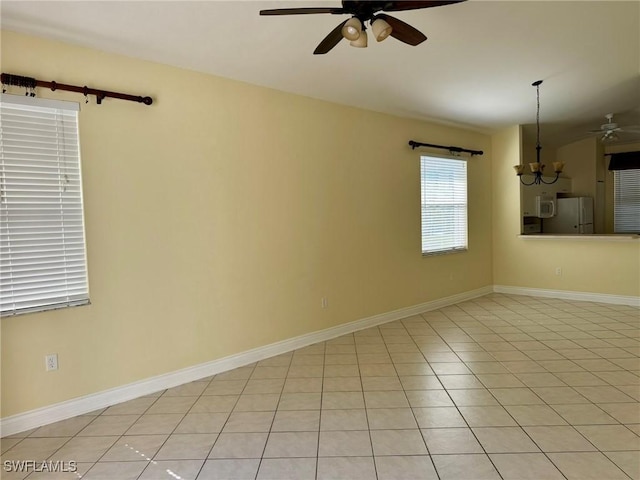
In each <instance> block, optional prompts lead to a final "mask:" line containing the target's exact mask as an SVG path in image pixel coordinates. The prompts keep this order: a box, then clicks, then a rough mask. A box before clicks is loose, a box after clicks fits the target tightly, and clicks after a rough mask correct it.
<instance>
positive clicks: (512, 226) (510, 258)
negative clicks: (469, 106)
mask: <svg viewBox="0 0 640 480" xmlns="http://www.w3.org/2000/svg"><path fill="white" fill-rule="evenodd" d="M521 144H522V140H521V131H520V128H519V127H511V128H508V129H505V130H503V131H501V132H498V133H496V134H495V135H493V136H492V179H493V185H494V189H493V201H492V212H493V224H492V226H493V252H494V255H493V279H494V283H495V284H496V285H506V286H512V287H525V288H539V289H546V290H560V291H573V292H588V293H602V294H611V295H623V296H633V297H638V296H640V242H639V241H637V240H630V241H612V240H596V239H588V240H586V239H580V238H577V239H570V238H566V239H553V238H539V237H538V238H531V237H526V236H524V237H523V236H520V235H519V233H520V232H519V230H518V226H519V221H518V216H519V213H520V212H519V206H518V205H519V202H518V200H517V199H519V195H520V190H519V189H520V184H519V182H518V181H517V178H516V177H515V175H514V173H513V168H512V165H515V164H517V163H518V160H519V158H520V154H521ZM558 267H560V268H561V275H556V269H557V268H558Z"/></svg>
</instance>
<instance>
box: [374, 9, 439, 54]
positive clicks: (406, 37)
mask: <svg viewBox="0 0 640 480" xmlns="http://www.w3.org/2000/svg"><path fill="white" fill-rule="evenodd" d="M378 17H380V18H382V19H383V20H385V21H386V22H387V23H388V24H389V25H391V28H392V29H393V30H392V31H391V36H392V37H393V38H395V39H397V40H400V41H401V42H404V43H407V44H409V45H413V46H414V47H415V46H416V45H419V44H421V43H422V42H424V41H425V40H426V39H427V37H426V36H425V35H424V34H423V33H422V32H421V31H420V30H417V29H415V28H413V27H412V26H411V25H409V24H408V23H405V22H403V21H402V20H398V19H397V18H395V17H392V16H390V15H385V14H384V13H381V14H379V15H378Z"/></svg>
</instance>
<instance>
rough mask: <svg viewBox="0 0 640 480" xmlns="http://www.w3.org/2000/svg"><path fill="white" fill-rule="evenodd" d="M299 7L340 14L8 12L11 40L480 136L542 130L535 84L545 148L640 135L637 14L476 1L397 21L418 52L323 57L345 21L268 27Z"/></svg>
mask: <svg viewBox="0 0 640 480" xmlns="http://www.w3.org/2000/svg"><path fill="white" fill-rule="evenodd" d="M298 6H304V7H308V6H335V7H338V6H340V1H339V0H333V1H326V0H318V1H312V2H308V1H300V0H289V1H285V0H282V1H268V2H266V1H265V2H256V1H240V0H236V1H199V2H193V1H135V2H132V1H72V2H60V1H11V0H3V1H2V2H1V4H0V8H1V22H2V28H3V29H9V30H14V31H19V32H24V33H29V34H34V35H38V36H43V37H47V38H52V39H57V40H62V41H66V42H70V43H74V44H79V45H84V46H88V47H93V48H96V49H99V50H103V51H107V52H114V53H120V54H123V55H127V56H133V57H137V58H141V59H146V60H152V61H156V62H160V63H165V64H170V65H174V66H178V67H184V68H188V69H192V70H197V71H201V72H206V73H211V74H213V75H219V76H223V77H229V78H233V79H237V80H242V81H245V82H249V83H253V84H258V85H264V86H267V87H271V88H275V89H278V90H284V91H287V92H293V93H297V94H301V95H305V96H309V97H314V98H319V99H324V100H329V101H333V102H337V103H342V104H347V105H354V106H358V107H363V108H367V109H371V110H375V111H381V112H388V113H391V114H396V115H400V116H406V117H413V118H419V119H424V120H430V121H435V122H438V123H442V124H452V125H458V126H463V127H466V128H471V129H474V130H478V131H481V132H492V131H495V130H496V129H499V128H502V127H505V126H509V125H514V124H529V125H530V124H533V123H534V122H535V108H536V107H535V105H536V104H535V89H534V87H532V86H531V83H532V82H533V81H535V80H538V79H542V80H544V83H543V85H542V86H541V113H540V115H541V122H542V123H543V130H542V135H543V143H545V137H546V141H547V143H551V144H555V145H557V144H558V143H566V142H569V141H573V140H577V139H579V138H584V136H585V131H586V130H589V129H593V128H596V127H598V126H599V125H600V124H601V123H603V122H604V115H605V114H607V113H610V112H613V113H616V114H617V115H616V121H618V123H620V124H625V125H626V124H636V125H637V124H640V2H638V1H566V2H563V1H520V0H512V1H484V0H471V1H468V2H464V3H460V4H455V5H448V6H442V7H437V8H431V9H424V10H414V11H405V12H397V13H393V14H392V15H393V16H395V17H397V18H399V19H401V20H404V21H405V22H407V23H409V24H411V25H413V26H414V27H416V28H417V29H419V30H420V31H422V32H423V33H424V34H425V35H427V37H428V38H429V39H428V40H427V41H426V42H424V43H422V44H421V45H418V46H416V47H411V46H408V45H405V44H403V43H401V42H399V41H397V40H395V39H393V38H389V39H387V40H385V41H384V42H381V43H376V42H375V41H374V40H373V39H372V38H371V36H370V38H369V47H368V48H366V49H356V48H352V47H350V46H349V44H348V42H347V41H346V40H343V41H342V42H340V44H338V46H336V47H335V48H334V49H333V50H332V51H331V52H329V53H328V54H326V55H313V54H312V52H313V50H314V49H315V47H316V45H317V44H318V43H319V42H320V41H321V40H322V39H323V38H324V36H325V35H326V34H328V33H329V31H330V30H332V29H333V28H334V27H335V26H336V25H338V24H339V23H340V22H342V21H343V20H345V19H346V18H347V17H346V16H342V15H328V14H326V15H296V16H277V17H266V16H259V15H258V12H259V10H261V9H266V8H285V7H298ZM8 73H12V72H8ZM21 73H22V72H21ZM24 74H28V72H24ZM47 80H48V79H47ZM55 80H57V81H64V79H63V78H60V79H55ZM635 139H640V136H637V135H636V136H635V137H631V136H628V135H623V137H622V140H624V141H629V140H635Z"/></svg>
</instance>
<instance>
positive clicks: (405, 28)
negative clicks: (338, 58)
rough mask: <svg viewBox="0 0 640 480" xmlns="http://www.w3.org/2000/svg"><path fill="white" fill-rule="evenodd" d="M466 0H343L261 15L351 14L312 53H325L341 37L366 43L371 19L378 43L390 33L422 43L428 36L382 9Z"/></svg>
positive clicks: (357, 43)
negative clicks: (332, 5)
mask: <svg viewBox="0 0 640 480" xmlns="http://www.w3.org/2000/svg"><path fill="white" fill-rule="evenodd" d="M463 1H465V0H448V1H419V0H410V1H367V0H364V1H362V0H361V1H357V0H356V1H354V0H343V1H342V8H339V7H335V8H334V7H306V8H277V9H273V10H261V11H260V15H307V14H316V13H329V14H332V15H351V18H349V19H347V20H345V21H344V22H342V23H341V24H340V25H338V26H337V27H336V28H334V29H333V30H332V31H331V32H330V33H329V35H327V36H326V37H325V38H324V40H322V42H320V44H319V45H318V46H317V47H316V49H315V50H314V52H313V54H314V55H322V54H325V53H327V52H328V51H330V50H331V49H332V48H333V47H335V46H336V45H337V44H338V42H340V40H342V39H343V38H346V39H347V40H350V41H351V43H350V44H351V46H353V47H361V48H363V47H366V46H367V33H366V25H365V22H369V24H370V25H371V30H372V31H373V35H374V37H375V39H376V40H377V41H378V42H381V41H382V40H384V39H385V38H387V37H389V36H391V37H393V38H395V39H397V40H400V41H401V42H404V43H406V44H408V45H412V46H415V45H419V44H420V43H422V42H424V41H425V40H426V39H427V37H426V36H425V35H424V34H423V33H422V32H420V31H419V30H417V29H415V28H414V27H412V26H411V25H409V24H408V23H405V22H403V21H402V20H398V19H397V18H395V17H392V16H391V15H387V14H385V13H379V12H383V11H384V12H400V11H405V10H418V9H422V8H431V7H440V6H442V5H449V4H452V3H460V2H463Z"/></svg>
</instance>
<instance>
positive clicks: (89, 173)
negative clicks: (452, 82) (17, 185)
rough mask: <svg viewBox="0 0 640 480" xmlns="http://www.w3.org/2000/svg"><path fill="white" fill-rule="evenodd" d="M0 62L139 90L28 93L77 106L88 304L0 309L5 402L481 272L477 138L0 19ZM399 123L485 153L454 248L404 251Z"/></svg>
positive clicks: (406, 186) (216, 353) (479, 282)
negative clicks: (143, 99)
mask: <svg viewBox="0 0 640 480" xmlns="http://www.w3.org/2000/svg"><path fill="white" fill-rule="evenodd" d="M2 63H3V65H2V71H3V72H9V73H16V74H22V75H29V76H34V77H37V78H43V79H47V80H49V79H51V80H56V81H58V82H65V83H70V84H78V85H89V86H92V87H96V88H104V89H108V90H115V91H123V92H127V93H133V94H143V95H151V96H153V97H154V99H155V102H154V104H153V106H151V107H147V106H143V105H139V104H135V103H130V102H124V101H120V100H113V99H108V100H106V101H105V102H104V103H103V105H101V106H97V105H95V100H94V99H93V98H92V99H91V102H90V103H89V104H86V105H85V104H84V103H83V98H82V96H80V95H74V94H65V93H63V92H56V93H52V92H47V91H40V92H39V94H40V95H42V96H45V97H51V98H72V99H74V100H76V101H80V102H81V108H82V110H81V113H80V131H81V143H82V162H83V173H84V198H85V216H86V233H87V248H88V261H89V282H90V289H91V301H92V305H91V306H87V307H79V308H74V309H64V310H59V311H55V312H49V313H40V314H31V315H23V316H19V317H15V318H3V319H2V324H1V325H2V372H1V373H2V416H3V417H7V416H10V415H14V414H17V413H20V412H25V411H29V410H31V409H34V408H37V407H42V406H46V405H50V404H53V403H56V402H60V401H63V400H67V399H70V398H74V397H78V396H82V395H86V394H90V393H94V392H99V391H102V390H105V389H108V388H112V387H117V386H120V385H123V384H127V383H130V382H134V381H137V380H140V379H143V378H147V377H150V376H153V375H157V374H161V373H165V372H170V371H174V370H177V369H180V368H184V367H188V366H192V365H196V364H200V363H203V362H207V361H211V360H214V359H218V358H221V357H224V356H227V355H230V354H234V353H239V352H243V351H246V350H248V349H251V348H255V347H259V346H263V345H267V344H269V343H272V342H276V341H279V340H283V339H287V338H291V337H294V336H297V335H301V334H305V333H309V332H313V331H317V330H321V329H324V328H328V327H331V326H335V325H339V324H341V323H344V322H349V321H353V320H358V319H361V318H365V317H368V316H371V315H374V314H379V313H384V312H388V311H392V310H395V309H398V308H402V307H407V306H411V305H416V304H419V303H422V302H426V301H429V300H434V299H438V298H442V297H446V296H449V295H453V294H456V293H460V292H465V291H469V290H473V289H476V288H480V287H483V286H487V285H491V284H492V273H491V268H492V267H491V248H492V243H491V242H492V232H491V144H490V138H489V137H487V136H484V135H481V134H477V133H472V132H467V131H463V130H456V129H453V128H449V127H440V126H436V125H430V124H427V123H423V122H419V121H414V120H408V119H402V118H397V117H393V116H388V115H382V114H378V113H373V112H368V111H363V110H358V109H355V108H349V107H344V106H339V105H335V104H331V103H326V102H321V101H317V100H313V99H309V98H304V97H300V96H294V95H289V94H285V93H281V92H277V91H274V90H269V89H265V88H260V87H256V86H251V85H247V84H243V83H239V82H235V81H231V80H227V79H222V78H217V77H213V76H208V75H203V74H198V73H194V72H191V71H186V70H180V69H176V68H170V67H167V66H162V65H158V64H153V63H147V62H142V61H138V60H133V59H130V58H125V57H121V56H115V55H110V54H106V53H101V52H97V51H92V50H88V49H83V48H79V47H75V46H69V45H64V44H60V43H56V42H50V41H44V40H39V39H36V38H32V37H26V36H22V35H18V34H14V33H10V32H3V33H2ZM410 139H415V140H422V141H427V142H430V143H439V144H445V145H451V144H454V145H461V146H464V147H467V148H473V149H482V150H484V151H485V152H486V154H485V155H484V156H482V157H473V158H472V159H470V160H469V251H468V252H467V253H461V254H456V255H446V256H437V257H429V258H422V256H421V253H420V222H419V215H420V196H419V181H418V175H419V155H420V153H419V152H418V151H412V150H411V149H410V148H409V147H408V146H407V142H408V140H410ZM514 185H515V182H514ZM323 296H326V297H328V300H329V308H327V309H322V308H321V304H320V299H321V297H323ZM54 352H56V353H58V355H59V362H60V370H58V371H56V372H45V370H44V356H45V354H48V353H54Z"/></svg>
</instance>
